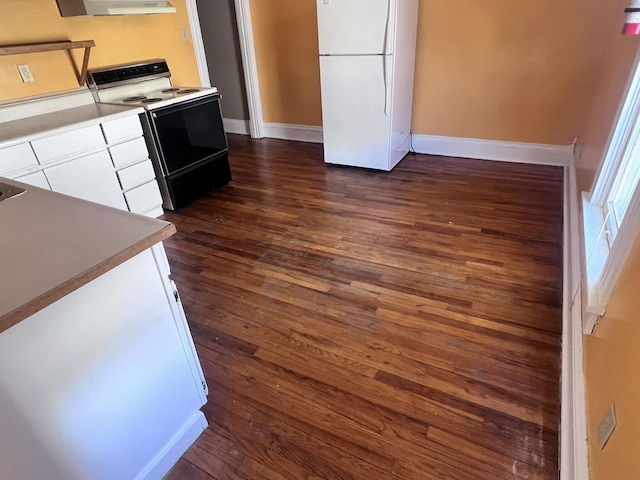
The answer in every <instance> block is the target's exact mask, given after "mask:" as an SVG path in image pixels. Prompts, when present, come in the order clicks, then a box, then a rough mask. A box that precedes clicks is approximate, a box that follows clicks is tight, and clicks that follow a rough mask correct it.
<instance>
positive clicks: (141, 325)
mask: <svg viewBox="0 0 640 480" xmlns="http://www.w3.org/2000/svg"><path fill="white" fill-rule="evenodd" d="M165 263H166V259H165V258H164V253H163V252H162V248H161V246H160V245H158V246H156V247H154V248H153V251H152V250H146V251H144V252H142V253H141V254H139V255H138V256H136V257H134V258H132V259H130V260H129V261H127V262H125V263H124V264H122V265H120V266H118V267H116V268H114V269H113V270H111V271H109V272H107V273H106V274H104V275H102V276H100V277H98V278H97V279H96V280H93V281H92V282H90V283H88V284H86V285H84V286H83V287H81V288H80V289H78V290H76V291H75V292H72V293H71V294H69V295H67V296H66V297H63V298H62V299H61V300H58V301H57V302H55V303H53V304H51V305H49V306H48V307H46V308H44V309H43V310H41V311H39V312H38V313H36V314H34V315H32V316H31V317H29V318H27V319H25V320H23V321H22V322H20V323H18V324H17V325H15V326H13V327H11V328H10V329H8V330H6V331H4V332H3V333H2V334H0V445H3V448H2V449H0V465H2V474H0V476H1V477H2V478H11V479H45V478H46V479H48V480H81V479H93V480H113V479H134V478H135V479H140V480H143V479H160V478H162V477H163V475H165V474H166V473H167V471H168V470H169V469H170V468H171V466H172V465H173V464H174V463H175V462H176V461H177V460H178V459H179V458H180V456H181V455H182V454H183V453H184V451H185V450H186V449H187V448H188V446H189V445H191V443H193V441H194V440H195V438H197V436H198V435H199V434H200V433H202V431H203V430H204V429H205V428H206V425H207V422H206V420H205V418H204V415H203V414H202V412H201V411H200V407H201V406H202V405H203V404H204V403H206V383H205V381H204V377H203V376H202V373H201V370H200V364H199V362H198V359H197V355H196V352H195V349H194V347H193V341H192V338H191V335H190V333H189V328H188V326H187V325H186V322H185V320H184V317H183V315H181V313H180V312H181V311H182V310H181V306H180V304H179V301H178V299H177V295H175V294H174V290H173V285H172V284H171V282H170V281H169V279H168V278H167V273H168V272H167V270H166V265H165ZM25 379H28V381H25Z"/></svg>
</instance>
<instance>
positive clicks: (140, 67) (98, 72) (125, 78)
mask: <svg viewBox="0 0 640 480" xmlns="http://www.w3.org/2000/svg"><path fill="white" fill-rule="evenodd" d="M170 76H171V72H170V71H169V66H168V65H167V62H166V60H149V61H146V62H143V63H132V64H126V65H119V66H115V67H106V68H97V69H92V70H89V71H88V72H87V83H88V84H89V87H90V88H92V89H97V88H106V87H112V86H116V85H125V84H127V83H135V82H137V81H141V80H150V79H153V78H159V77H170Z"/></svg>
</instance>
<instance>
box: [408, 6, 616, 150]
mask: <svg viewBox="0 0 640 480" xmlns="http://www.w3.org/2000/svg"><path fill="white" fill-rule="evenodd" d="M585 3H588V2H585V1H577V0H569V1H561V2H559V1H558V0H538V1H534V2H522V1H515V2H514V1H512V0H485V1H483V2H470V1H468V0H422V1H421V2H420V7H421V9H420V18H419V36H418V53H417V69H416V86H415V103H414V115H413V129H414V131H415V132H416V133H424V134H432V135H444V136H451V137H463V138H482V139H491V140H508V141H517V142H532V143H542V144H553V145H568V144H570V143H571V142H572V140H573V139H574V137H576V136H577V135H578V133H579V126H580V123H581V119H582V117H583V116H584V113H585V111H584V101H585V98H590V96H591V95H592V92H593V89H594V85H593V82H592V81H591V78H590V77H591V76H592V74H593V73H595V67H596V62H595V61H596V60H597V59H599V54H600V50H601V47H600V46H599V44H598V42H597V40H596V39H594V38H593V32H592V29H593V28H594V25H595V24H596V23H597V21H598V19H599V16H600V15H601V13H600V12H598V11H597V10H598V9H595V8H589V7H586V8H585ZM591 3H594V2H591ZM600 3H602V4H605V2H600ZM578 6H582V8H578Z"/></svg>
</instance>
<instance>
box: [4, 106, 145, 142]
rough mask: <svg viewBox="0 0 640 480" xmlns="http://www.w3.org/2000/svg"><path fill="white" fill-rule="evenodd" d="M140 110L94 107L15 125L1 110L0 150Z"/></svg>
mask: <svg viewBox="0 0 640 480" xmlns="http://www.w3.org/2000/svg"><path fill="white" fill-rule="evenodd" d="M143 111H144V109H142V108H140V107H135V108H134V107H126V106H122V105H109V104H102V103H91V104H87V105H80V106H74V107H72V108H66V109H63V110H57V111H53V112H50V113H43V114H40V115H34V116H30V117H27V118H20V119H17V120H12V121H3V120H2V115H1V113H2V110H1V109H0V148H3V147H10V146H12V145H15V144H18V143H24V142H27V141H30V140H35V139H37V138H39V137H41V136H49V135H55V134H56V133H62V132H65V131H68V130H75V129H78V128H82V127H85V126H89V125H96V124H99V123H102V122H106V121H109V120H116V119H118V118H121V117H125V116H129V115H137V114H139V113H142V112H143Z"/></svg>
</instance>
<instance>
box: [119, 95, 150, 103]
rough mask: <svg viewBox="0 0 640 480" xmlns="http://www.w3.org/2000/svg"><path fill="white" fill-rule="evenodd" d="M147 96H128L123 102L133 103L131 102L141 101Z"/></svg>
mask: <svg viewBox="0 0 640 480" xmlns="http://www.w3.org/2000/svg"><path fill="white" fill-rule="evenodd" d="M145 98H147V97H145V96H144V95H137V96H135V97H127V98H123V99H122V101H123V102H127V103H131V102H139V101H140V100H144V99H145Z"/></svg>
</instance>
